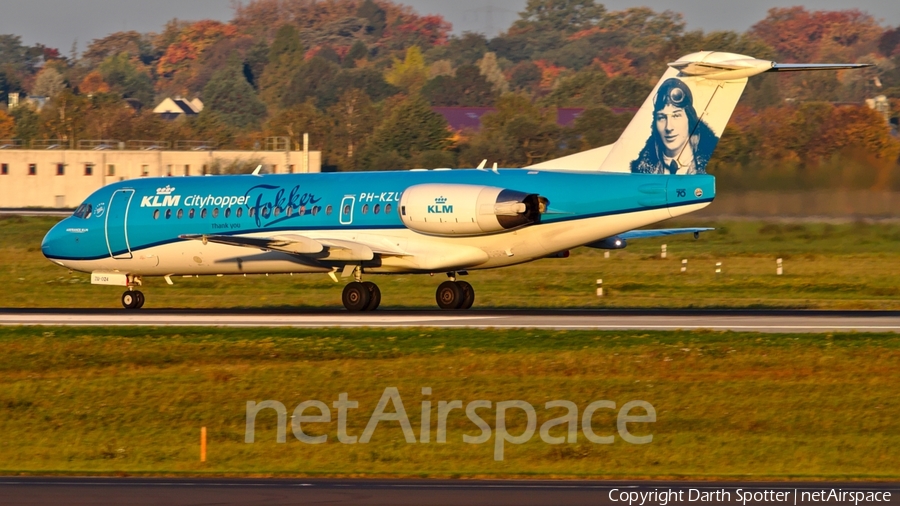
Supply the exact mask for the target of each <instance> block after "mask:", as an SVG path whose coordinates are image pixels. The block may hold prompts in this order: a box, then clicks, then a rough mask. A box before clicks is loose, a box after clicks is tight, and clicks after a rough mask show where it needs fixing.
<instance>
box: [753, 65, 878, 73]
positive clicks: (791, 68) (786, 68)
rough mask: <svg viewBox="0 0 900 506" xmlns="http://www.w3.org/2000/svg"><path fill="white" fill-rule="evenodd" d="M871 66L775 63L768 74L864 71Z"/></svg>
mask: <svg viewBox="0 0 900 506" xmlns="http://www.w3.org/2000/svg"><path fill="white" fill-rule="evenodd" d="M871 66H872V64H871V63H775V64H773V65H772V68H771V69H769V70H768V71H767V72H803V71H807V70H843V69H862V68H866V67H871Z"/></svg>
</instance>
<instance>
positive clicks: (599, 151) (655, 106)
mask: <svg viewBox="0 0 900 506" xmlns="http://www.w3.org/2000/svg"><path fill="white" fill-rule="evenodd" d="M866 66H868V65H867V64H779V63H775V62H772V61H768V60H759V59H755V58H752V57H749V56H745V55H739V54H733V53H724V52H714V51H704V52H699V53H693V54H690V55H687V56H684V57H682V58H679V59H678V60H677V61H674V62H672V63H669V64H668V67H669V68H668V69H667V70H666V72H665V73H664V75H663V76H662V78H661V79H660V81H659V83H658V84H657V85H656V86H655V87H654V89H653V91H652V93H651V94H650V95H649V96H648V97H647V99H646V101H645V102H644V103H643V105H642V106H641V107H640V109H639V110H638V112H637V113H636V115H635V116H634V118H633V120H632V121H631V122H630V124H629V125H628V126H627V127H626V128H625V130H624V132H623V133H622V135H621V137H620V138H619V139H618V140H617V141H616V142H615V143H614V144H611V145H609V146H603V147H600V148H595V149H591V150H588V151H584V152H582V153H577V154H574V155H570V156H566V157H562V158H558V159H555V160H551V161H549V162H544V163H540V164H536V165H532V166H529V167H524V168H502V169H500V168H498V167H497V164H494V165H493V168H491V169H488V168H487V166H486V163H485V162H482V163H481V165H480V166H478V167H477V168H473V169H454V170H450V169H432V170H421V169H418V170H417V169H414V170H410V171H392V172H357V173H317V174H316V173H313V174H260V173H259V168H257V170H256V171H254V173H253V174H245V175H236V176H214V177H176V178H173V177H162V178H141V179H133V180H126V181H121V182H116V183H113V184H110V185H107V186H105V187H103V188H101V189H99V190H97V191H96V192H94V193H93V194H92V195H90V196H89V197H88V198H87V199H86V200H85V201H84V203H83V204H81V205H80V206H79V207H78V208H77V209H76V210H75V212H74V213H73V215H72V216H70V217H67V218H65V219H63V220H62V221H61V222H60V223H58V224H57V225H55V226H54V227H53V228H52V229H51V230H50V231H49V232H48V233H47V235H46V237H44V240H43V243H42V245H41V251H42V252H43V254H44V256H45V257H46V258H47V259H49V260H50V261H52V262H53V263H55V264H57V265H59V266H61V267H65V268H67V269H71V270H75V271H81V272H86V273H90V274H91V283H92V284H98V285H117V286H123V287H125V289H126V291H125V292H124V293H123V295H122V300H121V302H122V305H123V307H125V308H127V309H138V308H141V307H142V306H143V305H144V302H145V296H144V294H143V293H142V292H141V291H140V290H139V288H140V287H142V286H143V280H144V278H146V277H152V276H161V277H163V278H165V280H166V282H167V283H168V284H172V279H171V278H172V276H199V275H241V274H243V275H247V274H272V273H320V274H325V275H328V276H330V277H331V279H333V280H334V281H335V282H338V276H340V277H341V278H345V279H346V278H349V279H351V281H350V282H349V283H347V284H346V286H345V287H344V290H343V293H342V302H343V305H344V306H345V307H346V309H347V310H349V311H372V310H374V309H376V308H378V307H379V305H380V303H381V291H380V290H379V288H378V286H377V285H376V284H375V283H373V282H372V281H369V280H366V281H363V276H366V277H368V275H370V274H371V275H374V274H395V273H421V274H434V273H447V276H448V278H449V279H448V280H446V281H444V282H442V283H441V284H440V285H439V286H438V287H437V289H436V293H435V299H436V302H437V305H438V306H439V307H440V308H441V309H445V310H464V309H469V308H470V307H472V305H473V303H474V300H475V289H474V288H473V286H472V285H471V284H470V283H467V282H466V281H463V280H461V279H459V278H460V277H461V276H463V275H465V274H467V273H468V272H469V271H476V270H480V269H493V268H499V267H506V266H510V265H516V264H521V263H524V262H531V261H534V260H538V259H542V258H549V257H566V256H568V252H569V250H571V249H573V248H577V247H581V246H587V247H593V248H601V249H619V248H624V247H626V246H627V241H628V240H632V239H639V238H644V237H655V236H663V235H670V234H679V233H693V234H694V237H695V238H696V237H698V235H699V233H700V232H704V231H707V230H711V229H709V228H682V229H658V230H638V229H640V228H641V227H646V226H648V225H652V224H654V223H657V222H660V221H663V220H667V219H670V218H673V217H676V216H682V215H684V214H687V213H690V212H693V211H697V210H699V209H702V208H704V207H706V206H708V205H709V204H710V203H711V202H712V201H713V198H714V197H715V191H716V189H715V178H714V177H713V176H711V175H709V174H707V173H706V165H707V163H708V162H709V159H710V157H711V156H712V152H713V149H714V148H715V146H716V144H717V143H718V140H719V137H721V135H722V132H723V131H724V128H725V125H726V123H727V122H728V120H729V118H730V117H731V114H732V112H733V110H734V108H735V106H736V104H737V101H738V99H739V98H740V96H741V93H742V92H743V90H744V87H745V85H746V83H747V79H748V78H749V77H752V76H754V75H757V74H761V73H763V72H792V71H809V70H837V69H855V68H861V67H866Z"/></svg>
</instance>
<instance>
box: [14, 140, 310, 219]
mask: <svg viewBox="0 0 900 506" xmlns="http://www.w3.org/2000/svg"><path fill="white" fill-rule="evenodd" d="M307 154H308V157H307V156H306V154H305V153H304V152H303V151H212V150H209V151H166V150H124V149H123V150H97V151H95V150H74V149H59V150H57V149H50V150H38V149H0V207H47V208H73V207H76V206H78V205H79V204H80V203H81V202H82V201H83V200H84V199H85V198H87V197H88V195H90V194H91V193H93V192H94V191H96V190H97V189H99V188H101V187H103V186H104V185H107V184H110V183H113V182H116V181H123V180H126V179H135V178H140V177H194V176H203V175H204V174H208V173H210V172H211V171H213V170H214V169H215V167H217V166H218V167H221V166H227V165H229V164H231V163H234V162H244V163H259V164H262V165H263V166H264V168H265V169H267V172H271V173H279V174H284V173H299V172H320V171H321V166H322V155H321V152H319V151H309V152H307ZM307 158H308V161H307Z"/></svg>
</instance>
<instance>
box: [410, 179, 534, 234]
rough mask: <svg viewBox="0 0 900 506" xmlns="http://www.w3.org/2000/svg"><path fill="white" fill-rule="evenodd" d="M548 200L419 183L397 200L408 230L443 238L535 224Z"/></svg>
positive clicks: (486, 189) (464, 186) (503, 191)
mask: <svg viewBox="0 0 900 506" xmlns="http://www.w3.org/2000/svg"><path fill="white" fill-rule="evenodd" d="M546 210H547V199H546V198H543V197H541V196H539V195H537V194H533V193H532V194H529V193H524V192H519V191H515V190H506V189H503V188H496V187H493V186H478V185H469V184H420V185H415V186H411V187H409V188H407V189H406V191H404V192H403V196H402V197H401V198H400V219H401V220H402V221H403V224H404V225H406V227H407V228H409V229H410V230H415V231H416V232H422V233H423V234H432V235H442V236H472V235H484V234H493V233H497V232H504V231H506V230H512V229H516V228H521V227H525V226H528V225H532V224H534V223H537V222H539V221H540V219H541V214H542V213H543V212H545V211H546Z"/></svg>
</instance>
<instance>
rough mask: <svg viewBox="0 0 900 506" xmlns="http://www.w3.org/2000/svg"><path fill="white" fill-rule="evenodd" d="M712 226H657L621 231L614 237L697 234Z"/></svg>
mask: <svg viewBox="0 0 900 506" xmlns="http://www.w3.org/2000/svg"><path fill="white" fill-rule="evenodd" d="M710 230H715V229H714V228H658V229H656V230H631V231H628V232H624V233H621V234H619V235H617V236H616V237H619V238H622V239H626V240H627V239H646V238H648V237H662V236H666V235H677V234H699V233H700V232H709V231H710Z"/></svg>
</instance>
